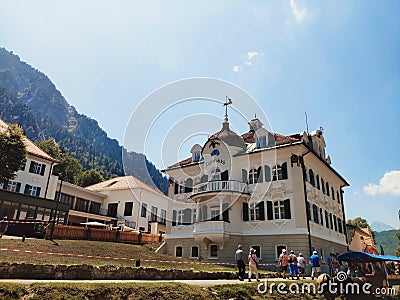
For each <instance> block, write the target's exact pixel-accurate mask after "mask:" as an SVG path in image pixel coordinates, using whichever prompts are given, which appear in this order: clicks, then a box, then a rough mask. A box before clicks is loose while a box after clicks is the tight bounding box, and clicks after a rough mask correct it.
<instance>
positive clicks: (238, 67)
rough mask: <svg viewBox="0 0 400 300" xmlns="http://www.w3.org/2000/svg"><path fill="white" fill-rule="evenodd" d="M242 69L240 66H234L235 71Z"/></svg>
mask: <svg viewBox="0 0 400 300" xmlns="http://www.w3.org/2000/svg"><path fill="white" fill-rule="evenodd" d="M240 69H241V67H240V66H233V72H239V71H240Z"/></svg>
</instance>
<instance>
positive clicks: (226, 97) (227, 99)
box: [224, 96, 232, 121]
mask: <svg viewBox="0 0 400 300" xmlns="http://www.w3.org/2000/svg"><path fill="white" fill-rule="evenodd" d="M230 104H232V99H231V98H228V96H225V103H224V106H225V121H228V105H230Z"/></svg>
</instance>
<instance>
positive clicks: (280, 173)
mask: <svg viewBox="0 0 400 300" xmlns="http://www.w3.org/2000/svg"><path fill="white" fill-rule="evenodd" d="M283 179H288V174H287V163H285V162H284V163H282V165H275V166H274V167H272V180H273V181H277V180H283Z"/></svg>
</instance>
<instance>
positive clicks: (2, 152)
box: [0, 125, 26, 183]
mask: <svg viewBox="0 0 400 300" xmlns="http://www.w3.org/2000/svg"><path fill="white" fill-rule="evenodd" d="M25 163H26V146H25V143H24V137H23V131H22V129H21V128H19V127H18V126H17V125H10V126H9V127H8V128H7V130H4V131H0V183H6V182H8V181H9V180H11V179H14V178H15V176H16V172H17V171H18V170H20V169H21V168H22V167H23V166H24V165H25Z"/></svg>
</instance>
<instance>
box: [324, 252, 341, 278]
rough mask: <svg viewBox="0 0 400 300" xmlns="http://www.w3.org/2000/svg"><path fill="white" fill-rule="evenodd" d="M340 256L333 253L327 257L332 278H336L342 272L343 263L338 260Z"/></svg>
mask: <svg viewBox="0 0 400 300" xmlns="http://www.w3.org/2000/svg"><path fill="white" fill-rule="evenodd" d="M338 256H339V253H336V254H335V253H332V252H331V253H329V256H328V257H327V261H328V266H329V273H330V274H329V275H330V276H336V274H337V273H338V272H339V271H341V270H342V263H341V262H340V260H338V259H337V257H338Z"/></svg>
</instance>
